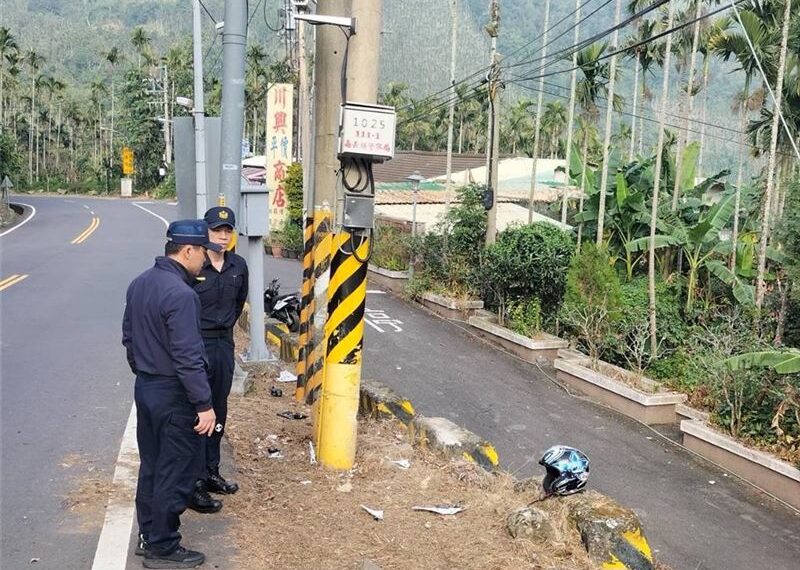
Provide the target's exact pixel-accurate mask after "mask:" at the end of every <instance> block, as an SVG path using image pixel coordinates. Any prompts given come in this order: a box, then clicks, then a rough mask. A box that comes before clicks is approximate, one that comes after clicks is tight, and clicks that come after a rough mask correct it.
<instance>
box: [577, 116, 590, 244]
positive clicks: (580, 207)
mask: <svg viewBox="0 0 800 570" xmlns="http://www.w3.org/2000/svg"><path fill="white" fill-rule="evenodd" d="M584 126H585V127H586V126H588V125H584ZM581 156H582V160H583V166H582V167H581V195H580V198H579V199H578V212H579V213H582V212H583V199H584V196H585V195H586V169H587V168H588V167H589V165H588V164H587V162H588V161H589V133H588V131H585V132H584V133H583V148H582V149H581ZM582 238H583V222H579V223H578V248H577V249H578V253H580V251H581V239H582Z"/></svg>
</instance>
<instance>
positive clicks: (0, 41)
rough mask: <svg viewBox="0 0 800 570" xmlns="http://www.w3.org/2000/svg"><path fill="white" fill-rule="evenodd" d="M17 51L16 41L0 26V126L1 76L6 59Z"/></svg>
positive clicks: (0, 105)
mask: <svg viewBox="0 0 800 570" xmlns="http://www.w3.org/2000/svg"><path fill="white" fill-rule="evenodd" d="M18 51H19V48H18V47H17V42H16V40H15V39H14V36H13V35H12V34H11V32H10V31H9V30H8V28H0V128H2V127H3V126H4V125H5V120H4V115H3V101H4V99H5V92H4V90H3V77H4V76H5V74H6V73H5V66H6V61H7V58H8V56H9V55H11V54H17V52H18ZM12 67H13V66H12Z"/></svg>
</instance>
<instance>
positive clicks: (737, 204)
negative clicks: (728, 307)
mask: <svg viewBox="0 0 800 570" xmlns="http://www.w3.org/2000/svg"><path fill="white" fill-rule="evenodd" d="M749 97H750V77H749V76H748V77H745V80H744V93H743V99H742V108H741V118H740V119H739V132H740V133H741V145H740V146H739V166H738V167H737V171H736V194H735V198H734V206H733V233H732V234H731V248H732V251H731V259H730V270H731V271H736V246H737V244H738V243H739V210H740V208H741V198H742V181H743V174H744V158H745V148H746V147H747V135H746V134H745V132H744V131H745V127H746V126H747V109H748V107H747V100H748V99H749Z"/></svg>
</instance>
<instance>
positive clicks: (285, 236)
mask: <svg viewBox="0 0 800 570" xmlns="http://www.w3.org/2000/svg"><path fill="white" fill-rule="evenodd" d="M281 240H282V242H283V247H285V248H286V249H294V250H298V251H302V249H303V228H302V227H300V226H298V225H297V224H295V223H294V222H292V220H291V219H289V218H286V221H285V222H284V223H283V230H281Z"/></svg>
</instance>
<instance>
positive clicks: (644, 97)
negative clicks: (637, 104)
mask: <svg viewBox="0 0 800 570" xmlns="http://www.w3.org/2000/svg"><path fill="white" fill-rule="evenodd" d="M645 101H647V73H646V72H645V69H644V67H643V66H642V116H644V102H645ZM642 154H644V120H642V122H641V123H640V124H639V156H642Z"/></svg>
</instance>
